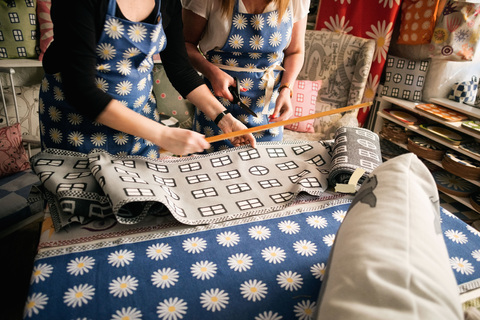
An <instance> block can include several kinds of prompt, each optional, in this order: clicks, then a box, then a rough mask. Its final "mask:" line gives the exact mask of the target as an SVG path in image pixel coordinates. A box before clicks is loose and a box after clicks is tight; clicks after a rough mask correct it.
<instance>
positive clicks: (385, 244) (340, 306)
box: [317, 153, 463, 320]
mask: <svg viewBox="0 0 480 320" xmlns="http://www.w3.org/2000/svg"><path fill="white" fill-rule="evenodd" d="M439 217H440V208H439V197H438V191H437V188H436V185H435V182H434V180H433V178H432V176H431V174H430V172H429V171H428V169H427V168H426V167H425V165H424V164H423V163H422V162H421V161H420V160H419V159H418V158H417V156H416V155H414V154H413V153H408V154H404V155H401V156H398V157H395V158H393V159H391V160H388V161H387V162H385V163H383V164H382V165H380V166H379V167H377V168H376V169H375V170H374V171H373V172H372V173H371V174H370V176H369V178H368V180H366V181H365V182H364V183H363V184H362V187H361V188H360V190H359V191H358V193H357V195H356V196H355V198H354V200H353V202H352V206H351V207H350V209H349V211H348V213H347V215H346V217H345V220H344V221H343V223H342V225H341V226H340V229H339V231H338V233H337V236H336V239H335V243H334V247H333V248H332V251H331V254H330V259H329V262H328V267H327V271H326V274H325V278H324V279H325V280H324V282H323V285H322V289H321V292H320V296H319V300H318V308H317V319H342V320H346V319H389V320H392V319H409V320H410V319H419V320H420V319H421V320H424V319H435V320H441V319H445V320H454V319H463V313H462V310H461V302H460V299H459V293H458V287H457V283H456V280H455V277H454V274H453V271H452V269H451V267H450V265H449V259H448V253H447V248H446V246H445V242H444V240H443V236H442V232H441V229H440V221H439Z"/></svg>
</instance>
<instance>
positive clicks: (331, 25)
mask: <svg viewBox="0 0 480 320" xmlns="http://www.w3.org/2000/svg"><path fill="white" fill-rule="evenodd" d="M349 23H350V21H347V22H345V16H343V17H341V18H340V17H339V16H338V14H336V15H335V18H333V17H330V22H328V21H325V26H326V27H327V29H328V30H330V31H333V32H338V33H349V32H350V31H352V29H353V27H349V26H348V24H349Z"/></svg>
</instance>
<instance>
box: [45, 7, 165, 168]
mask: <svg viewBox="0 0 480 320" xmlns="http://www.w3.org/2000/svg"><path fill="white" fill-rule="evenodd" d="M116 6H117V2H116V0H110V2H109V5H108V11H107V15H106V19H105V25H104V30H103V33H102V35H101V37H100V41H99V42H98V44H97V48H96V52H97V75H96V79H95V80H96V84H97V87H98V88H100V89H101V90H103V91H105V92H107V93H109V94H110V95H111V96H112V97H113V98H114V99H116V100H118V101H120V102H121V103H123V104H124V105H125V106H127V107H128V108H130V109H132V110H134V111H135V112H137V113H139V114H141V115H144V116H145V117H147V118H150V119H153V120H155V121H159V115H158V112H157V110H156V101H155V98H154V96H153V94H152V76H151V72H152V69H153V55H154V54H156V53H158V52H160V51H162V50H163V49H164V48H165V45H166V37H165V32H164V30H163V27H162V24H161V14H160V4H158V5H157V6H156V7H157V8H158V12H157V18H156V19H155V21H158V22H157V24H149V23H145V22H132V21H129V20H125V19H120V18H117V17H115V12H116ZM40 99H41V101H40V134H41V138H42V147H43V148H57V149H66V150H72V151H77V152H83V153H88V152H89V151H91V150H92V149H95V148H98V149H104V150H107V151H108V152H109V153H111V154H134V155H142V156H147V157H152V158H157V157H158V156H159V150H158V149H159V148H158V146H156V145H154V144H153V143H151V142H150V141H147V140H144V139H142V138H139V137H135V136H131V135H129V134H126V133H124V132H120V131H117V130H114V129H112V128H109V127H107V126H104V125H101V124H99V123H97V122H95V121H92V120H90V119H88V118H87V117H85V116H83V115H81V114H80V113H79V112H78V111H77V110H76V109H75V108H74V107H72V106H71V105H70V104H69V103H68V102H67V101H65V99H64V98H63V89H62V81H61V75H60V74H55V75H49V74H46V75H45V77H44V79H43V82H42V86H41V88H40Z"/></svg>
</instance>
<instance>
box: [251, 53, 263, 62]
mask: <svg viewBox="0 0 480 320" xmlns="http://www.w3.org/2000/svg"><path fill="white" fill-rule="evenodd" d="M248 56H249V57H250V59H253V60H258V59H260V58H261V57H262V54H261V53H260V52H249V53H248Z"/></svg>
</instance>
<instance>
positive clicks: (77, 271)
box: [67, 256, 95, 276]
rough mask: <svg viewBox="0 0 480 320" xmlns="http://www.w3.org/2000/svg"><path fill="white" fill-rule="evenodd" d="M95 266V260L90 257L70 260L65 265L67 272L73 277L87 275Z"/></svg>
mask: <svg viewBox="0 0 480 320" xmlns="http://www.w3.org/2000/svg"><path fill="white" fill-rule="evenodd" d="M94 265H95V259H94V258H92V257H88V256H86V257H80V258H75V259H73V260H71V261H70V262H69V263H68V265H67V272H68V273H70V274H71V275H73V276H78V275H81V276H83V274H84V273H88V272H89V271H90V270H92V269H93V266H94Z"/></svg>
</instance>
